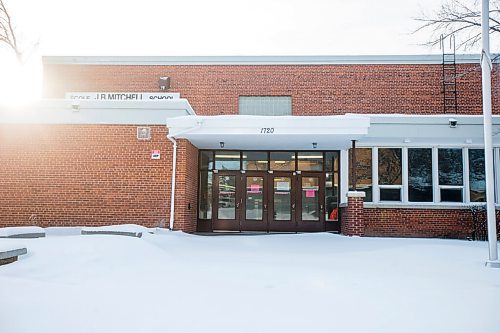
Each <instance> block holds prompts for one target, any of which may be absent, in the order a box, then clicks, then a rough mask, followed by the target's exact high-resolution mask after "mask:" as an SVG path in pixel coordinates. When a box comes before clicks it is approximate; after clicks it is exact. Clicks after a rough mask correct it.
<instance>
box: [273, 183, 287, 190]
mask: <svg viewBox="0 0 500 333" xmlns="http://www.w3.org/2000/svg"><path fill="white" fill-rule="evenodd" d="M276 190H277V191H290V183H289V182H277V184H276Z"/></svg>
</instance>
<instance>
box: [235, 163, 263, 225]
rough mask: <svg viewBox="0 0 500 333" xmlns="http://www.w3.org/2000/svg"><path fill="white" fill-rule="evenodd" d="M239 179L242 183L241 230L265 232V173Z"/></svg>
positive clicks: (244, 175)
mask: <svg viewBox="0 0 500 333" xmlns="http://www.w3.org/2000/svg"><path fill="white" fill-rule="evenodd" d="M241 178H242V182H243V184H242V190H243V195H242V196H243V200H242V204H243V207H242V209H241V230H242V231H267V228H268V226H267V215H268V214H267V210H268V193H267V173H262V172H260V173H259V172H254V173H246V174H243V176H242V177H241Z"/></svg>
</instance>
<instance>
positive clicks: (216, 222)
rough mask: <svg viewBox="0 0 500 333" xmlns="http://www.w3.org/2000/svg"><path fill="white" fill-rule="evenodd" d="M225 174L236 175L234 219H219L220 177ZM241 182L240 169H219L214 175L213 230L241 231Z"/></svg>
mask: <svg viewBox="0 0 500 333" xmlns="http://www.w3.org/2000/svg"><path fill="white" fill-rule="evenodd" d="M224 176H234V177H235V185H234V187H235V189H234V191H235V194H234V195H235V213H234V219H219V178H220V177H224ZM240 182H241V174H240V171H218V172H214V173H213V177H212V191H213V196H212V207H213V208H212V230H218V231H219V230H220V231H241V224H240V207H241V193H240V192H241V189H240V188H241V186H240V185H239V184H240Z"/></svg>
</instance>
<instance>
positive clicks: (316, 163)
mask: <svg viewBox="0 0 500 333" xmlns="http://www.w3.org/2000/svg"><path fill="white" fill-rule="evenodd" d="M297 161H298V164H299V165H298V170H300V171H323V153H322V152H299V153H298V154H297Z"/></svg>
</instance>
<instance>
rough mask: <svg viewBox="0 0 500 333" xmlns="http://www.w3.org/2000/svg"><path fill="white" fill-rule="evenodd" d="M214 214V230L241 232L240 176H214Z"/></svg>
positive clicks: (233, 174) (225, 173) (229, 173)
mask: <svg viewBox="0 0 500 333" xmlns="http://www.w3.org/2000/svg"><path fill="white" fill-rule="evenodd" d="M213 179H214V184H213V189H214V196H213V200H214V205H213V206H214V212H213V215H214V217H213V229H214V230H228V231H240V221H239V215H240V207H241V196H240V195H239V193H238V192H239V191H238V190H239V186H238V182H239V174H238V173H236V172H224V173H222V172H221V173H217V174H214V177H213Z"/></svg>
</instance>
